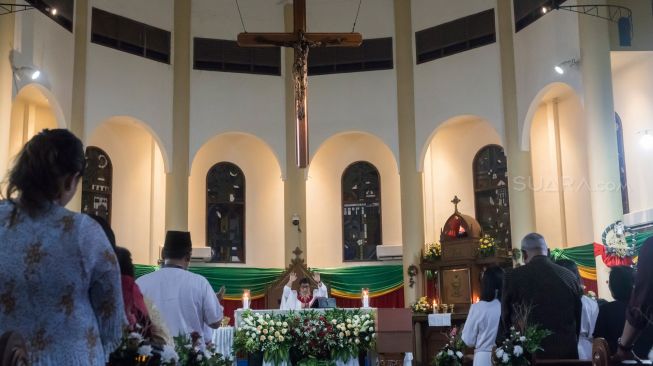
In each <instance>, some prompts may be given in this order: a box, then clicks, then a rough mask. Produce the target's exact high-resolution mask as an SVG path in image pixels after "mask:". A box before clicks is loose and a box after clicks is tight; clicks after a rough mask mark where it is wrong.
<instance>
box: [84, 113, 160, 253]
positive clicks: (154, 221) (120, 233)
mask: <svg viewBox="0 0 653 366" xmlns="http://www.w3.org/2000/svg"><path fill="white" fill-rule="evenodd" d="M88 145H92V146H97V147H99V148H101V149H102V150H104V151H105V152H106V153H107V154H108V155H109V158H110V159H111V163H112V164H113V190H112V195H111V199H112V213H111V226H112V228H113V229H114V231H115V234H116V243H117V245H119V246H123V247H125V248H127V249H129V250H130V251H131V253H132V258H133V260H134V263H139V264H154V263H155V262H156V259H157V258H158V256H159V255H158V251H159V249H158V248H159V246H160V245H163V239H162V233H163V231H164V227H163V220H161V219H160V215H161V213H160V212H157V210H161V211H162V204H161V203H162V202H165V192H164V191H165V188H164V187H161V186H160V185H161V184H164V185H165V176H164V174H163V160H162V159H161V151H160V149H159V148H158V146H157V143H156V140H155V139H154V138H153V137H152V135H151V134H150V133H149V132H148V131H147V130H146V129H145V128H144V127H143V126H142V124H140V123H137V122H135V121H134V120H132V119H129V118H126V117H116V118H112V119H109V120H107V121H105V122H103V123H102V124H101V125H100V126H98V127H97V128H96V129H95V130H94V131H91V136H90V138H89V141H88ZM157 155H159V156H158V157H157Z"/></svg>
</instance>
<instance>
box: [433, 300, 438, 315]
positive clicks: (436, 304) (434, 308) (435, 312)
mask: <svg viewBox="0 0 653 366" xmlns="http://www.w3.org/2000/svg"><path fill="white" fill-rule="evenodd" d="M437 313H438V302H437V301H435V299H433V314H437Z"/></svg>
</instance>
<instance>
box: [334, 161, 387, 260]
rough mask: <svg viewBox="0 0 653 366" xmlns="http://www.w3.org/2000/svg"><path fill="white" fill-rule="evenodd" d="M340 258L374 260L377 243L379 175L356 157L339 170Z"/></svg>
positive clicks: (368, 164) (378, 233) (379, 198)
mask: <svg viewBox="0 0 653 366" xmlns="http://www.w3.org/2000/svg"><path fill="white" fill-rule="evenodd" d="M342 234H343V240H342V245H343V249H342V250H343V260H344V261H373V260H376V246H377V245H381V179H380V177H379V171H378V170H377V169H376V167H374V165H372V164H370V163H368V162H365V161H358V162H355V163H352V164H351V165H349V166H348V167H347V169H345V172H344V173H342Z"/></svg>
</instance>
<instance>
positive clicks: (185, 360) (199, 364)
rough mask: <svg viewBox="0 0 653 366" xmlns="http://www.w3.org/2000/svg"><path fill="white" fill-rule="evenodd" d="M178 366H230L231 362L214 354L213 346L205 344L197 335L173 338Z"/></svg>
mask: <svg viewBox="0 0 653 366" xmlns="http://www.w3.org/2000/svg"><path fill="white" fill-rule="evenodd" d="M174 339H175V351H176V352H177V355H178V357H179V365H183V366H231V365H232V364H233V362H232V360H231V359H229V358H226V357H223V355H222V354H220V353H218V352H216V349H215V345H213V344H212V343H209V344H205V343H204V341H203V340H202V337H201V336H200V334H199V333H197V332H193V333H191V334H190V336H188V335H180V336H177V337H174Z"/></svg>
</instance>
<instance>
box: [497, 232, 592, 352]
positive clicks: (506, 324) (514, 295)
mask: <svg viewBox="0 0 653 366" xmlns="http://www.w3.org/2000/svg"><path fill="white" fill-rule="evenodd" d="M548 251H549V250H548V247H547V244H546V241H545V240H544V237H542V235H540V234H537V233H531V234H528V235H526V236H525V237H524V238H523V239H522V242H521V252H522V257H523V259H524V263H525V264H524V265H523V266H521V267H518V268H515V269H513V270H512V271H507V272H506V273H505V275H504V283H503V291H502V298H501V322H500V329H499V334H498V340H499V341H502V340H503V339H504V338H505V337H507V336H508V333H509V330H510V327H511V326H512V325H513V324H514V322H515V320H517V319H516V315H517V312H516V311H515V309H514V306H515V305H517V306H519V305H521V306H529V307H530V314H529V317H528V322H529V324H531V325H535V324H538V325H539V326H540V327H542V328H543V329H548V330H549V331H551V332H552V335H550V336H548V337H546V338H545V339H544V340H543V341H542V349H543V351H539V352H538V353H537V354H536V356H537V357H538V358H542V359H553V358H554V359H577V358H578V347H577V345H578V334H579V333H580V323H581V310H582V304H581V295H582V291H581V288H580V286H579V285H578V281H577V279H576V277H575V276H574V275H573V274H572V273H571V272H569V271H568V270H567V269H565V268H562V267H560V266H558V265H557V264H555V263H553V261H552V260H551V259H549V257H548Z"/></svg>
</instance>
